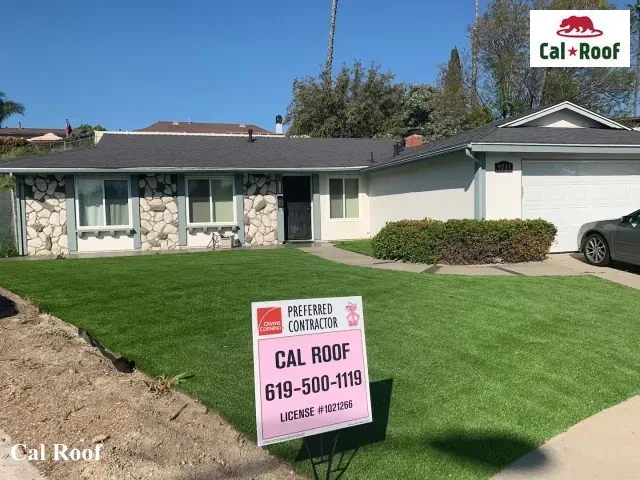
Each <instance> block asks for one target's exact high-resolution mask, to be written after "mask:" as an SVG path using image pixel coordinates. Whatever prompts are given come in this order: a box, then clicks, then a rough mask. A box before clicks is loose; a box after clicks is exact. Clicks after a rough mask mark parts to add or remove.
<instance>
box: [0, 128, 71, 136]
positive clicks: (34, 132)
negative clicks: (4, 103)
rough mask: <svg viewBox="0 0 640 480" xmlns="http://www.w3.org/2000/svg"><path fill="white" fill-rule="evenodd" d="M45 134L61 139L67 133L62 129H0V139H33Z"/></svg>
mask: <svg viewBox="0 0 640 480" xmlns="http://www.w3.org/2000/svg"><path fill="white" fill-rule="evenodd" d="M47 133H52V134H54V135H57V136H58V137H61V138H65V137H66V136H67V131H66V130H65V129H64V128H24V127H22V126H20V127H18V128H15V127H2V128H0V137H18V138H33V137H40V136H42V135H46V134H47Z"/></svg>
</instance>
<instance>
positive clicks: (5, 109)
mask: <svg viewBox="0 0 640 480" xmlns="http://www.w3.org/2000/svg"><path fill="white" fill-rule="evenodd" d="M12 115H24V105H23V104H21V103H19V102H14V101H13V100H9V99H8V98H7V95H6V94H5V93H4V92H0V127H1V126H2V124H3V123H4V121H5V120H6V119H7V118H9V117H11V116H12Z"/></svg>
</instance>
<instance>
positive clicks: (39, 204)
mask: <svg viewBox="0 0 640 480" xmlns="http://www.w3.org/2000/svg"><path fill="white" fill-rule="evenodd" d="M24 183H25V188H24V191H25V203H26V215H27V253H28V255H59V254H67V253H69V249H68V247H67V202H66V193H65V178H64V176H63V175H55V176H54V175H27V176H25V177H24Z"/></svg>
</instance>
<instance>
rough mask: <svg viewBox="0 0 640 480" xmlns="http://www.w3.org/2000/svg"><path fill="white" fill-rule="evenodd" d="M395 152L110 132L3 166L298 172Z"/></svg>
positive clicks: (383, 145) (370, 144) (350, 142)
mask: <svg viewBox="0 0 640 480" xmlns="http://www.w3.org/2000/svg"><path fill="white" fill-rule="evenodd" d="M372 153H373V158H374V159H377V160H382V159H385V158H387V157H390V156H392V154H393V140H380V139H362V138H277V137H276V138H273V137H254V141H253V142H252V143H250V142H249V141H248V137H216V136H204V135H203V136H200V135H152V134H144V135H141V134H130V135H127V134H105V135H104V136H103V137H102V140H100V142H99V143H98V145H97V146H96V147H95V148H91V149H86V150H75V151H67V152H56V153H50V154H47V155H40V156H35V157H25V158H21V159H17V160H11V161H7V162H2V163H0V167H2V168H15V169H21V168H46V169H55V168H99V169H119V168H140V169H145V168H170V169H198V168H203V169H207V168H211V169H216V168H217V169H224V168H229V169H261V168H272V169H278V168H281V169H296V168H307V169H308V168H317V169H318V170H322V169H323V168H340V167H361V166H368V165H371V154H372Z"/></svg>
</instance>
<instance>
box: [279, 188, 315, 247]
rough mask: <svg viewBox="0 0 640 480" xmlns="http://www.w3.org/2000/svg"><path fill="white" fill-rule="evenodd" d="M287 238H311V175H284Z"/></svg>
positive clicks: (283, 190) (283, 191)
mask: <svg viewBox="0 0 640 480" xmlns="http://www.w3.org/2000/svg"><path fill="white" fill-rule="evenodd" d="M282 194H283V196H284V222H285V240H311V177H283V179H282Z"/></svg>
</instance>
